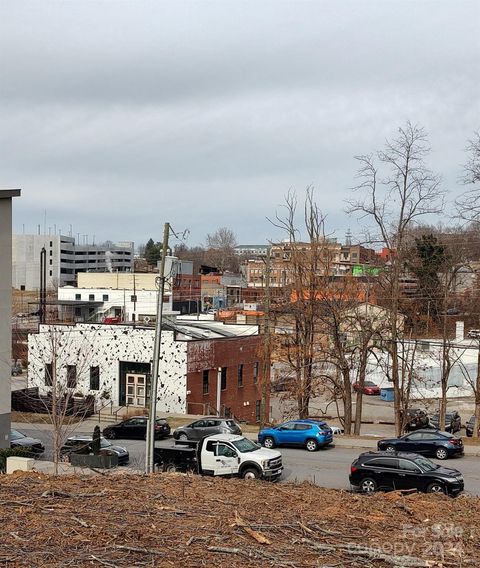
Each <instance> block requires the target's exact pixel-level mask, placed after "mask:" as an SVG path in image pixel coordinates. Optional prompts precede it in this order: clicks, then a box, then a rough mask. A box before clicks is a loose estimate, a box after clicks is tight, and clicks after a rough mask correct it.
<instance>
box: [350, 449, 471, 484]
mask: <svg viewBox="0 0 480 568" xmlns="http://www.w3.org/2000/svg"><path fill="white" fill-rule="evenodd" d="M349 479H350V483H351V485H353V486H354V487H356V488H358V489H359V490H360V491H362V492H363V493H373V492H374V491H377V490H378V489H385V490H391V489H417V490H418V491H423V492H426V493H446V494H448V495H458V494H459V493H461V492H462V491H463V486H464V481H463V476H462V474H461V472H459V471H458V470H457V469H451V468H446V467H442V466H440V465H437V464H436V463H434V462H432V461H430V460H429V459H427V458H425V457H423V456H419V455H418V454H412V453H408V452H395V453H393V454H389V453H388V452H366V453H363V454H360V455H359V456H358V458H357V459H356V460H355V461H354V462H353V463H352V465H351V467H350V476H349Z"/></svg>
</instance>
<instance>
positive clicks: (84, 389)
mask: <svg viewBox="0 0 480 568" xmlns="http://www.w3.org/2000/svg"><path fill="white" fill-rule="evenodd" d="M78 338H79V336H78V334H72V333H71V332H70V331H69V328H68V326H61V325H56V326H55V325H52V326H40V329H39V332H38V333H37V334H31V335H30V336H29V351H28V352H29V384H30V386H31V387H36V388H37V389H38V395H36V396H35V397H34V398H33V395H30V396H31V398H30V404H31V406H32V408H34V409H35V408H36V409H37V412H40V413H43V414H45V416H46V422H47V423H48V424H50V425H51V430H50V433H51V436H52V442H53V462H54V471H55V474H57V473H58V464H59V461H60V459H61V455H60V449H61V447H62V445H63V444H64V443H65V440H66V439H67V438H68V436H70V435H71V434H72V433H73V432H74V431H75V430H76V428H77V427H78V424H79V422H81V421H82V420H84V419H85V418H86V417H87V416H88V415H90V414H91V413H92V412H93V411H94V410H95V406H96V405H99V404H107V403H108V400H109V398H110V389H109V388H107V387H106V386H104V387H103V388H102V385H101V383H100V366H97V365H93V366H92V358H91V353H92V351H93V350H94V349H93V342H94V341H95V337H94V336H92V337H90V338H89V340H86V339H85V338H83V339H81V341H78ZM92 371H93V376H92ZM92 378H93V380H94V381H95V382H96V383H97V384H93V385H92V384H91V382H92ZM92 386H93V387H94V390H93V391H92V390H91V387H92ZM93 393H95V394H93Z"/></svg>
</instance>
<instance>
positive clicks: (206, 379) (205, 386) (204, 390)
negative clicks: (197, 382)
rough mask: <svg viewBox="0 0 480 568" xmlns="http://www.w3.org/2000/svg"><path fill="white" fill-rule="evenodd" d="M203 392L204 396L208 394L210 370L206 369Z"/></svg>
mask: <svg viewBox="0 0 480 568" xmlns="http://www.w3.org/2000/svg"><path fill="white" fill-rule="evenodd" d="M202 380H203V383H202V390H203V394H208V369H205V370H204V371H203V376H202Z"/></svg>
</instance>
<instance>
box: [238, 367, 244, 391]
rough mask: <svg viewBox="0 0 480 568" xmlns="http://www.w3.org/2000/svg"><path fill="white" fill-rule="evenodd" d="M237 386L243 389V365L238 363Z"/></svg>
mask: <svg viewBox="0 0 480 568" xmlns="http://www.w3.org/2000/svg"><path fill="white" fill-rule="evenodd" d="M237 380H238V386H239V387H243V364H242V363H240V365H239V366H238V369H237Z"/></svg>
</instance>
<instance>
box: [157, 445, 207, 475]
mask: <svg viewBox="0 0 480 568" xmlns="http://www.w3.org/2000/svg"><path fill="white" fill-rule="evenodd" d="M154 463H155V465H156V466H158V467H159V468H161V469H162V470H163V471H187V470H193V471H197V467H198V463H197V449H196V448H195V447H189V446H186V445H181V444H179V445H175V446H172V447H170V448H155V449H154Z"/></svg>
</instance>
